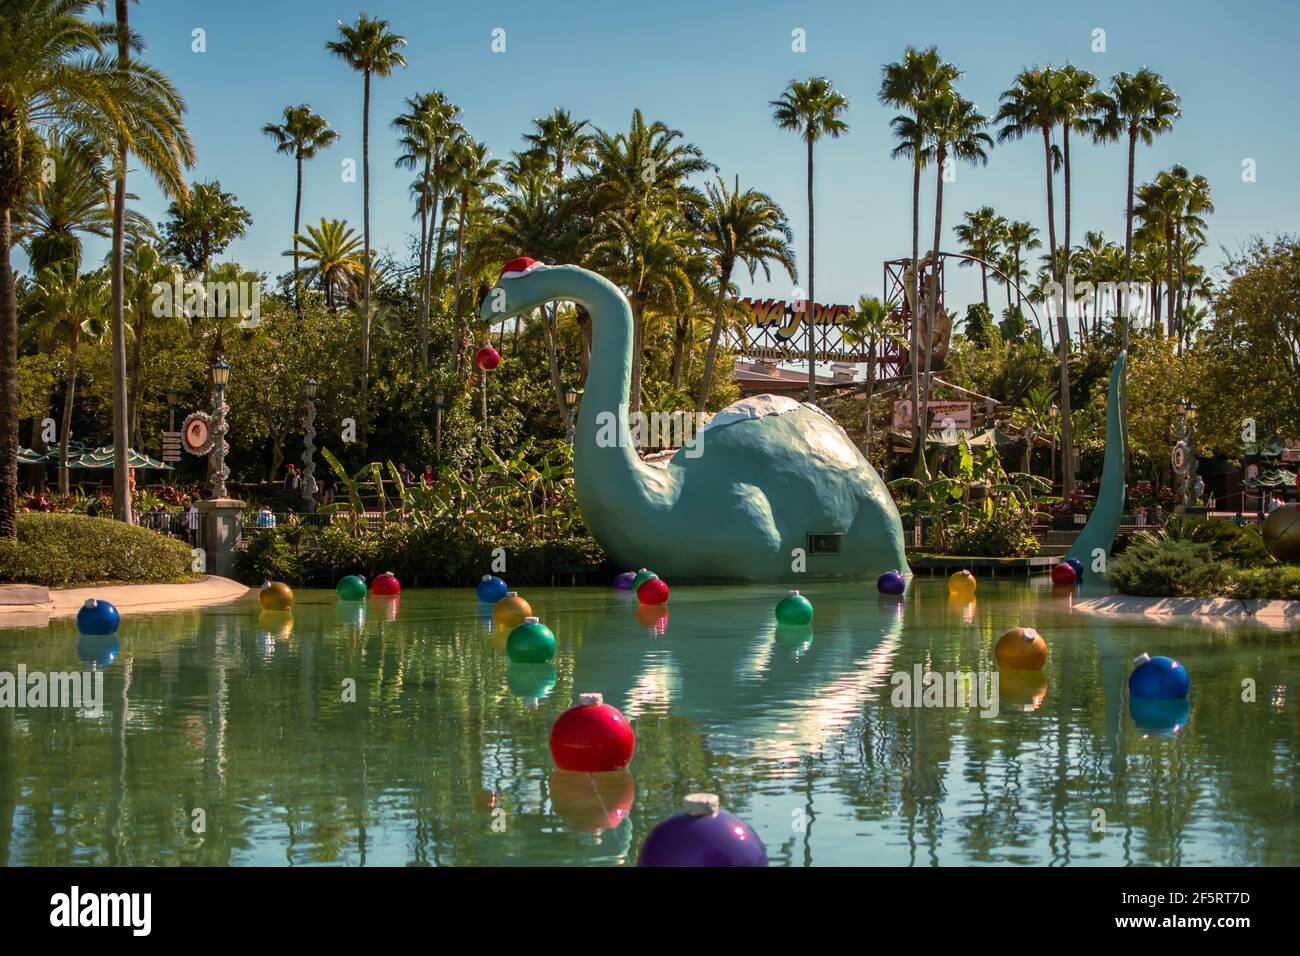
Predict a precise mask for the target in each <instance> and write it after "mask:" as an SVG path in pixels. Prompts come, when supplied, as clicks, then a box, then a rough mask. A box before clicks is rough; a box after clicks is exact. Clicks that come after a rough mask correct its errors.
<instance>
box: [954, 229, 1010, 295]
mask: <svg viewBox="0 0 1300 956" xmlns="http://www.w3.org/2000/svg"><path fill="white" fill-rule="evenodd" d="M965 219H966V221H965V222H960V223H958V224H957V225H956V226H954V227H953V232H954V233H956V234H957V238H958V239H959V240H960V241H961V243H962V252H963V253H965V254H966V255H968V256H970V257H971V259H974V260H975V262H974V263H972V262H971V261H970V260H969V259H967V260H963V261H962V263H961V264H962V265H963V266H967V265H978V266H979V268H980V285H981V287H982V289H983V295H984V306H985V307H986V308H987V307H988V304H989V264H990V263H994V262H996V260H997V257H998V254H999V253H1000V252H1001V249H1002V244H1003V243H1004V242H1005V241H1006V235H1007V221H1006V219H1005V218H1003V217H1002V216H999V215H998V214H997V212H996V211H995V210H994V209H993V207H992V206H981V207H980V208H979V209H976V210H975V211H974V212H968V213H966V216H965Z"/></svg>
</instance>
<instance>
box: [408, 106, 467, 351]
mask: <svg viewBox="0 0 1300 956" xmlns="http://www.w3.org/2000/svg"><path fill="white" fill-rule="evenodd" d="M406 106H407V111H406V112H405V113H403V114H402V115H401V116H398V117H397V118H396V119H395V120H393V128H394V129H397V130H398V131H400V132H401V134H402V135H401V138H400V139H399V143H400V145H401V147H402V150H403V151H402V154H401V155H400V156H398V157H397V165H398V166H399V167H403V168H406V169H417V168H418V169H421V173H420V178H419V179H417V180H416V181H415V183H414V184H412V186H411V193H412V194H413V195H414V196H415V197H416V200H417V203H416V215H418V216H419V217H420V263H419V269H418V274H419V287H420V317H419V322H418V338H419V346H420V364H421V365H422V366H424V367H426V368H427V367H428V365H429V300H430V296H431V290H430V288H429V283H430V279H431V276H432V266H431V264H430V260H431V259H432V255H433V233H434V230H435V228H436V227H437V214H438V206H439V201H440V199H441V197H442V187H443V172H444V169H443V167H444V157H445V155H446V151H447V148H448V146H449V144H450V143H451V142H452V141H453V140H455V139H456V137H457V136H458V135H460V134H461V133H463V131H462V130H461V129H460V127H459V125H458V124H457V123H456V116H457V114H459V113H460V107H459V106H455V105H453V104H452V103H450V102H448V101H447V97H446V96H445V95H444V94H443V93H441V92H438V91H434V92H432V93H421V94H419V95H417V96H409V97H407V99H406Z"/></svg>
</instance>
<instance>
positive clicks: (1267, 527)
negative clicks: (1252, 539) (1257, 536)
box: [1261, 504, 1300, 561]
mask: <svg viewBox="0 0 1300 956" xmlns="http://www.w3.org/2000/svg"><path fill="white" fill-rule="evenodd" d="M1261 533H1262V534H1263V535H1264V547H1266V548H1268V553H1269V554H1271V555H1273V557H1274V558H1276V559H1277V560H1279V561H1300V504H1289V505H1283V506H1282V507H1281V508H1278V509H1277V511H1274V512H1273V513H1272V514H1271V515H1269V516H1268V518H1267V519H1266V520H1265V521H1264V527H1263V528H1262V529H1261Z"/></svg>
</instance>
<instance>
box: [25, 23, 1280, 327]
mask: <svg viewBox="0 0 1300 956" xmlns="http://www.w3.org/2000/svg"><path fill="white" fill-rule="evenodd" d="M611 8H612V9H611ZM359 9H364V10H365V11H366V12H367V13H369V14H371V15H373V16H379V17H383V18H386V19H388V20H389V21H390V23H391V26H392V29H393V30H395V31H396V32H398V33H400V34H402V35H404V36H405V37H406V38H407V40H408V45H407V47H406V50H405V55H406V57H407V60H408V66H407V68H406V69H402V70H398V71H397V72H396V73H395V74H394V75H393V76H391V77H389V78H386V79H377V80H376V81H375V84H374V98H373V102H372V120H371V161H372V170H373V172H372V201H373V212H372V229H373V234H374V236H375V240H374V241H375V244H376V246H378V247H380V248H384V247H387V248H391V249H393V250H394V251H401V250H403V249H404V248H406V245H407V241H408V240H407V237H408V236H409V235H410V234H411V233H412V230H413V229H416V228H418V227H416V226H415V225H414V224H413V223H412V221H411V219H410V203H409V199H408V195H407V186H408V183H409V181H410V179H411V174H410V173H409V172H407V171H405V170H397V169H395V168H394V167H393V159H394V157H395V156H396V154H397V151H396V149H395V143H394V136H393V134H392V131H391V128H390V127H389V121H390V120H391V118H392V117H393V116H395V115H396V114H397V113H398V112H400V110H401V107H402V101H403V98H404V97H406V96H408V95H410V94H412V93H414V92H416V91H425V90H430V89H441V90H443V91H445V92H446V93H447V94H448V96H450V98H451V99H452V100H453V101H454V102H456V103H458V104H460V105H461V106H462V107H463V109H464V116H463V120H464V123H465V125H466V126H467V127H468V128H469V130H470V131H471V132H472V133H473V134H474V135H475V136H476V137H478V138H480V139H482V140H485V141H486V142H487V143H488V144H489V146H491V147H492V149H493V150H494V152H495V153H496V155H498V156H501V157H507V156H508V155H509V153H510V151H511V150H512V149H516V148H519V146H520V135H521V133H522V132H523V131H524V130H525V129H526V128H528V127H529V126H530V125H531V121H532V119H533V118H534V117H537V116H541V115H544V114H545V113H548V112H549V111H550V110H551V109H552V108H554V107H556V106H564V107H567V108H568V109H570V110H571V111H572V112H573V113H574V114H575V115H576V116H577V117H579V118H587V119H590V120H591V121H592V122H593V123H594V124H596V125H598V126H601V127H605V128H614V129H622V128H625V127H626V125H627V122H628V119H629V115H630V113H631V111H632V109H633V108H634V107H640V108H642V109H643V110H644V111H645V113H646V114H647V116H648V118H650V119H652V120H653V119H659V120H663V121H665V122H666V123H668V124H669V125H671V126H673V127H676V128H678V129H680V130H682V131H683V133H684V134H685V136H686V138H687V139H688V140H690V141H692V142H694V143H696V144H698V145H699V146H700V147H702V148H703V150H704V152H705V155H706V156H707V157H708V158H709V159H710V160H712V161H713V162H715V163H716V164H718V166H719V167H720V172H721V174H722V175H724V176H726V177H728V178H730V177H732V176H733V175H735V174H739V175H740V179H741V182H742V184H744V185H752V186H754V187H757V188H759V189H762V190H765V191H767V192H769V193H771V194H772V195H773V196H775V197H776V199H777V200H778V201H779V202H780V203H781V204H782V205H783V206H784V208H785V209H786V212H787V214H788V215H789V217H790V221H791V224H792V226H793V227H794V230H795V236H796V245H797V247H798V249H799V254H800V268H801V274H802V269H803V266H804V256H805V254H806V248H807V247H806V224H807V210H806V205H805V199H804V154H803V151H802V148H801V144H800V142H799V141H798V140H797V138H796V137H795V136H794V135H793V134H791V133H789V132H784V131H781V130H778V129H777V128H776V127H775V125H774V124H773V122H772V120H771V110H770V108H769V106H768V101H769V100H771V99H773V98H774V97H776V96H777V95H778V94H779V93H780V92H781V91H782V89H783V88H784V87H785V86H786V84H787V83H788V82H789V80H791V79H792V78H800V79H802V78H806V77H808V76H810V75H813V74H824V75H826V76H829V77H830V78H831V79H832V80H833V81H834V82H835V83H836V85H837V86H838V87H839V89H840V90H841V91H842V92H843V93H845V94H846V95H847V96H848V97H849V100H850V104H851V105H850V110H849V113H848V116H847V119H848V122H849V124H850V127H851V129H850V131H849V133H848V135H847V136H845V137H843V138H841V139H839V140H829V141H825V142H823V143H822V144H820V145H819V146H818V147H817V178H816V195H817V227H818V228H817V250H818V256H817V261H818V269H817V298H818V300H819V301H823V302H825V301H838V302H852V301H854V300H855V299H856V297H857V295H858V294H859V293H863V292H866V293H872V294H880V292H881V262H882V260H884V259H886V258H894V257H898V256H902V255H906V254H907V253H908V251H909V245H910V237H909V227H910V223H909V219H910V211H909V208H910V174H909V168H908V166H907V165H906V163H905V162H903V161H892V160H890V158H889V150H890V148H891V147H892V145H893V144H892V142H891V139H890V135H889V129H888V121H889V118H890V115H891V114H890V112H888V111H886V110H885V109H884V108H882V107H881V106H880V105H879V104H878V103H877V101H876V92H877V89H878V86H879V74H880V68H881V66H882V65H883V64H884V63H886V62H889V61H891V60H894V59H897V58H898V57H899V55H900V54H901V53H902V51H903V49H904V47H905V46H906V45H907V44H916V45H922V46H923V45H929V44H937V45H938V47H939V50H940V52H941V53H942V54H943V55H944V56H945V57H946V58H948V59H950V60H952V61H954V62H955V63H957V64H958V66H960V68H961V69H962V70H964V71H965V76H964V77H963V79H962V80H961V81H960V84H959V88H960V89H961V91H962V92H963V93H964V94H966V95H967V96H970V97H971V98H973V99H975V100H976V101H977V102H978V103H979V104H980V106H981V108H982V109H983V110H984V111H985V112H986V113H989V114H992V113H993V112H994V111H995V110H996V108H997V99H998V93H999V92H1000V91H1001V90H1002V89H1004V88H1006V87H1007V86H1009V85H1010V83H1011V80H1012V78H1013V76H1014V74H1015V73H1016V71H1017V70H1019V69H1020V68H1021V67H1023V66H1027V65H1032V64H1044V63H1049V62H1050V63H1052V64H1054V65H1059V64H1063V63H1065V62H1067V61H1070V62H1074V63H1076V64H1078V65H1080V66H1082V67H1084V68H1086V69H1088V70H1091V71H1092V72H1094V73H1096V74H1098V75H1099V76H1101V77H1103V78H1106V77H1109V76H1111V75H1112V74H1114V73H1116V72H1119V71H1121V70H1134V69H1137V68H1139V67H1141V66H1144V65H1145V66H1148V67H1151V68H1152V69H1155V70H1157V71H1159V72H1160V73H1162V74H1163V75H1164V76H1165V78H1166V79H1167V80H1168V81H1169V82H1170V83H1171V84H1172V85H1173V86H1174V88H1175V89H1176V90H1177V91H1178V93H1179V94H1180V95H1181V97H1182V105H1183V118H1182V119H1181V120H1180V121H1179V122H1178V124H1177V126H1176V128H1175V130H1174V131H1173V132H1172V133H1171V134H1168V135H1166V136H1164V137H1161V138H1160V139H1158V140H1157V142H1156V144H1155V146H1154V147H1153V148H1149V149H1140V151H1139V155H1138V160H1137V176H1138V178H1139V182H1141V181H1143V180H1145V179H1149V178H1150V177H1151V176H1152V175H1153V174H1154V173H1156V172H1157V171H1158V170H1160V169H1162V168H1166V167H1168V166H1169V165H1170V164H1172V163H1174V162H1181V163H1183V164H1185V165H1187V166H1188V167H1189V168H1190V169H1191V171H1192V172H1193V173H1201V174H1204V175H1205V176H1207V177H1208V178H1209V180H1210V183H1211V185H1212V188H1213V198H1214V201H1215V204H1216V206H1217V212H1216V213H1215V214H1214V215H1213V217H1211V219H1210V249H1209V250H1208V254H1209V255H1210V257H1211V258H1212V260H1213V261H1217V260H1219V259H1220V258H1221V256H1220V253H1219V247H1220V246H1226V247H1228V248H1229V249H1235V248H1237V247H1238V246H1239V245H1240V244H1241V243H1242V242H1243V241H1245V240H1246V239H1247V238H1248V237H1250V236H1252V235H1256V234H1272V233H1278V232H1296V231H1300V189H1297V172H1298V170H1297V162H1298V161H1297V157H1298V156H1300V107H1297V105H1296V98H1295V94H1296V87H1297V84H1296V79H1295V69H1296V57H1297V50H1300V28H1298V25H1300V8H1298V7H1297V5H1296V4H1294V3H1293V2H1280V0H1258V2H1251V3H1247V4H1240V3H1225V2H1222V0H1186V2H1180V3H1170V2H1159V3H1142V4H1134V3H1131V2H1127V3H1126V2H1118V3H1114V2H1093V3H1088V4H1080V3H1073V4H1067V3H1054V2H1053V3H1048V2H1041V0H1040V2H997V3H950V2H931V3H925V4H920V3H914V4H900V3H894V4H881V3H874V2H873V3H865V2H847V0H846V2H839V0H832V2H810V3H792V2H762V0H745V2H740V0H734V2H700V0H693V2H679V0H656V2H653V3H647V2H635V3H633V2H628V3H613V4H596V3H590V2H582V3H574V2H567V0H554V2H550V3H545V4H538V3H516V2H495V3H491V4H488V3H469V2H461V3H447V2H438V3H434V2H392V0H371V2H366V3H361V4H359V3H358V2H357V0H347V2H337V0H273V2H270V0H262V2H258V3H254V2H250V0H224V2H222V3H220V4H217V3H212V2H211V0H144V2H143V3H140V4H138V5H135V4H133V5H132V8H131V15H132V17H133V22H134V25H135V26H136V27H137V29H138V30H139V31H140V32H141V33H142V34H143V36H144V39H145V42H146V44H147V50H146V52H145V54H144V56H145V59H146V60H148V61H149V62H151V63H153V64H154V65H156V66H158V67H160V68H161V69H162V70H164V71H165V72H166V73H167V74H168V75H169V76H171V77H172V78H173V80H174V81H175V82H176V84H177V85H178V87H179V88H180V90H181V91H182V93H183V94H184V96H185V97H186V99H187V101H188V104H189V126H190V129H191V131H192V133H193V136H194V140H195V143H196V145H197V148H198V156H199V164H198V167H197V168H196V169H195V170H193V171H192V173H191V177H190V178H191V179H192V180H194V179H204V180H206V179H212V178H217V179H220V181H221V184H222V186H223V187H224V188H225V189H227V190H229V191H231V192H234V193H235V194H237V195H238V197H239V199H240V201H241V202H242V203H243V204H244V205H245V206H246V207H247V208H248V209H249V210H250V211H251V213H252V215H253V218H254V224H253V227H252V228H251V229H250V231H249V234H248V236H247V238H245V239H244V240H242V241H240V242H238V243H236V244H235V245H234V246H232V248H231V250H230V251H229V252H228V253H227V255H226V258H234V259H237V260H238V261H240V262H242V263H243V264H244V265H245V266H246V267H250V268H256V269H261V270H267V271H270V272H272V273H277V272H280V271H282V270H284V269H286V268H287V265H286V264H287V261H288V260H287V259H284V258H281V257H280V255H279V253H280V252H281V251H282V250H284V249H287V248H289V244H290V233H291V227H292V217H293V162H292V160H291V159H290V158H288V157H285V156H281V155H278V154H276V153H275V152H274V148H273V144H272V142H271V140H270V139H269V138H268V137H266V136H265V135H264V134H263V133H262V132H261V127H262V125H263V124H264V123H267V122H271V121H278V120H279V118H280V112H281V109H282V108H283V107H284V106H285V105H287V104H297V103H301V102H307V103H310V104H311V106H312V107H313V108H314V109H316V110H317V112H319V113H321V114H323V115H324V116H325V117H326V118H328V119H329V120H330V121H331V123H332V124H333V125H334V127H335V128H336V129H337V130H338V131H339V133H340V135H341V140H340V142H339V143H338V144H336V145H335V146H334V147H332V148H331V149H330V150H328V151H326V152H325V153H324V154H322V156H321V157H320V158H318V159H317V160H315V161H313V162H311V163H309V164H308V166H307V171H306V176H305V182H304V198H303V218H304V221H306V222H314V221H316V220H318V219H319V218H320V217H321V216H328V217H340V218H346V219H348V220H349V221H350V222H351V223H353V224H354V225H356V226H357V227H358V229H359V227H360V222H361V185H360V182H359V181H358V182H356V183H353V184H346V183H343V182H342V181H341V176H340V163H341V162H342V161H343V160H344V159H345V158H347V157H356V158H357V159H358V161H359V160H360V155H361V100H362V94H361V88H362V84H361V78H360V77H359V76H358V75H357V74H355V73H353V72H352V71H351V70H350V69H348V67H347V66H346V65H345V64H343V63H342V62H341V61H339V60H337V59H335V58H333V57H331V56H330V55H329V54H327V52H326V51H325V49H324V44H325V42H326V41H327V40H329V39H332V38H333V37H334V35H335V33H336V23H337V21H338V20H345V21H351V20H353V19H355V17H356V15H357V13H358V10H359ZM497 27H500V28H503V29H504V30H505V31H506V43H507V51H506V52H505V53H504V54H494V53H493V52H491V49H490V44H491V32H492V30H493V29H494V28H497ZM195 28H202V29H203V30H205V31H206V43H207V51H206V52H204V53H195V52H192V50H191V44H192V39H191V31H193V30H194V29H195ZM795 28H802V29H803V30H805V31H806V35H807V52H806V53H802V54H800V53H794V52H792V51H791V31H792V30H793V29H795ZM1094 28H1102V29H1104V30H1105V31H1106V46H1107V51H1106V52H1105V53H1094V52H1092V50H1091V44H1092V31H1093V30H1094ZM1074 157H1075V177H1074V180H1075V181H1074V190H1075V202H1074V208H1075V226H1074V228H1073V233H1074V236H1073V238H1074V239H1075V240H1076V241H1077V240H1078V238H1080V237H1081V236H1082V234H1083V232H1084V231H1085V230H1086V229H1101V230H1103V231H1104V232H1105V233H1106V234H1107V235H1108V236H1109V237H1112V238H1115V239H1119V240H1121V241H1122V238H1123V198H1124V192H1123V190H1124V173H1125V170H1124V163H1125V155H1124V150H1123V149H1122V148H1121V147H1119V146H1113V145H1112V146H1106V147H1091V146H1085V145H1083V144H1080V146H1079V149H1078V151H1077V152H1075V154H1074ZM1245 157H1250V158H1253V159H1255V160H1256V162H1257V164H1258V181H1257V182H1255V183H1251V184H1246V183H1243V182H1242V181H1241V162H1242V159H1243V158H1245ZM1042 170H1043V160H1042V153H1041V146H1040V145H1039V144H1038V143H1037V142H1030V141H1022V142H1020V143H1011V144H1007V145H1005V146H998V147H997V148H995V149H994V150H993V152H992V154H991V156H990V162H989V165H988V166H987V167H986V168H971V167H962V168H961V169H960V170H959V172H958V178H957V182H956V183H951V184H948V185H947V186H946V187H945V204H944V206H945V208H944V218H945V226H944V234H945V239H944V241H945V244H946V245H947V246H948V247H949V248H955V247H956V243H955V241H953V238H952V233H951V231H950V228H949V227H950V226H951V224H952V223H955V222H956V221H958V220H959V219H960V216H961V213H962V212H963V211H964V210H967V209H973V208H975V207H977V206H979V205H983V204H986V203H987V204H990V205H992V206H994V207H995V208H996V209H997V210H998V211H999V212H1000V213H1001V214H1003V215H1005V216H1007V217H1009V218H1017V219H1029V220H1032V221H1033V222H1034V223H1035V224H1036V225H1038V226H1039V227H1040V228H1045V225H1046V201H1045V198H1044V183H1043V173H1042ZM130 188H131V189H132V190H133V191H134V192H137V193H139V194H140V195H141V201H140V204H139V205H140V207H141V208H142V210H143V211H144V212H145V213H146V214H148V215H150V216H152V217H154V218H155V219H160V218H161V217H162V215H163V213H164V211H165V208H166V203H165V202H164V200H163V199H162V198H161V196H160V194H159V193H158V191H157V190H156V189H155V188H153V186H152V185H151V184H150V183H149V182H148V181H147V179H146V177H145V175H144V174H142V173H138V174H135V175H133V176H132V179H131V184H130ZM931 198H932V185H930V184H927V190H926V192H925V200H924V206H923V209H922V221H923V224H924V223H925V222H926V221H927V219H928V217H931V216H932V215H933V208H932V206H931V204H930V200H931ZM930 223H931V226H930V227H931V228H932V220H930ZM1059 229H1060V224H1059V219H1058V230H1059ZM924 235H928V231H927V230H926V229H925V227H924V225H923V236H924ZM926 244H927V241H926V240H923V244H922V248H925V246H926ZM88 251H89V253H90V255H91V256H98V255H101V254H102V252H103V251H105V250H104V247H103V245H102V244H99V243H95V244H92V245H91V246H90V248H89V250H88ZM520 251H521V252H526V251H527V250H520ZM19 263H20V265H21V264H22V257H21V255H20V256H19ZM954 272H956V270H954ZM960 272H961V273H962V275H961V277H960V280H959V282H958V284H956V285H953V284H952V283H953V279H954V278H956V276H955V275H954V276H950V280H949V282H950V285H949V299H948V304H949V307H950V308H952V307H957V308H959V309H961V308H964V304H965V302H966V301H968V300H969V299H971V298H973V297H977V296H978V282H977V280H976V278H975V276H974V275H973V274H972V273H973V270H960ZM760 278H761V276H760ZM753 291H758V292H762V293H763V294H774V295H780V296H787V295H788V293H789V283H788V282H786V281H785V280H784V279H782V280H780V281H779V282H774V283H773V284H772V285H770V286H767V285H764V284H761V283H760V285H759V287H758V288H757V289H755V290H753Z"/></svg>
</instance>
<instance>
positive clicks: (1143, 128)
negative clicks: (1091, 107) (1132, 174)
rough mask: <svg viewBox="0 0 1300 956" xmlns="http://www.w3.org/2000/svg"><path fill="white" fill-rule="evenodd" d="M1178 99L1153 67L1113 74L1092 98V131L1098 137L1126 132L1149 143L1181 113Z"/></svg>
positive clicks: (1125, 134) (1118, 135) (1106, 138)
mask: <svg viewBox="0 0 1300 956" xmlns="http://www.w3.org/2000/svg"><path fill="white" fill-rule="evenodd" d="M1178 103H1179V100H1178V94H1177V93H1175V92H1174V91H1173V88H1172V87H1170V86H1169V85H1168V84H1167V83H1166V82H1165V81H1164V80H1163V79H1162V78H1161V76H1160V74H1159V73H1156V72H1154V71H1153V70H1148V69H1147V68H1146V67H1143V68H1142V69H1140V70H1138V71H1137V72H1136V73H1119V74H1116V75H1115V76H1114V77H1112V78H1111V81H1110V89H1109V90H1107V91H1106V92H1105V93H1100V94H1098V95H1097V97H1096V99H1095V105H1096V109H1097V112H1098V118H1097V122H1096V123H1095V124H1094V125H1093V135H1094V137H1095V138H1096V139H1097V140H1099V141H1104V140H1114V139H1118V138H1120V137H1121V136H1129V137H1132V138H1133V139H1134V140H1135V141H1137V142H1140V143H1142V144H1143V145H1144V146H1149V145H1150V144H1151V142H1152V140H1153V139H1155V137H1156V136H1158V135H1159V134H1160V133H1163V132H1165V131H1166V130H1169V129H1170V128H1172V127H1173V125H1174V120H1176V119H1178V117H1179V116H1181V115H1182V110H1181V109H1180V107H1179V105H1178Z"/></svg>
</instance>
